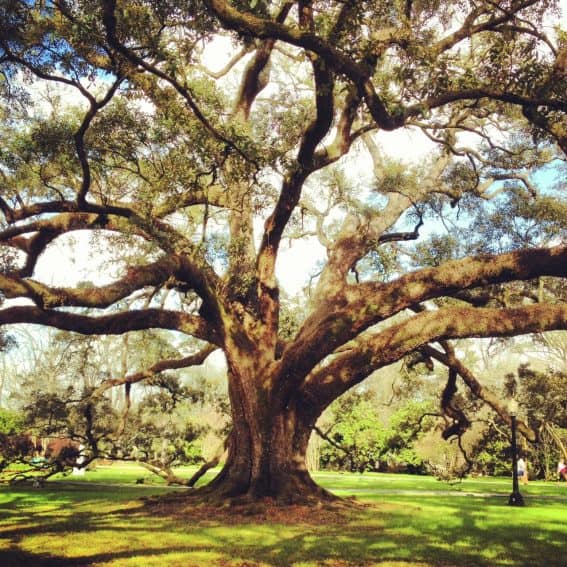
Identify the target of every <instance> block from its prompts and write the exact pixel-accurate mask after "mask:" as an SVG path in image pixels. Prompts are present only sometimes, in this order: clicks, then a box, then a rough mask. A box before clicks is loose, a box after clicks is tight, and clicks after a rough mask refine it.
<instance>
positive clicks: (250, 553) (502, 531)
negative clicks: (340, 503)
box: [0, 466, 567, 567]
mask: <svg viewBox="0 0 567 567" xmlns="http://www.w3.org/2000/svg"><path fill="white" fill-rule="evenodd" d="M183 472H185V473H186V474H190V471H189V470H187V471H183ZM146 474H147V473H145V471H143V470H141V469H139V468H134V467H131V466H128V467H116V466H115V467H110V468H99V469H98V470H96V471H92V472H87V474H86V475H85V476H84V477H67V478H66V479H62V480H58V481H53V482H50V483H48V484H47V486H46V487H44V488H41V489H37V488H36V489H34V488H31V487H27V486H26V487H19V488H9V487H6V486H4V487H2V488H0V565H2V566H3V567H10V566H18V567H19V566H22V567H28V566H30V567H33V566H35V565H47V566H58V565H61V566H66V565H71V566H72V565H84V566H86V565H112V566H119V565H124V566H126V565H128V566H137V567H138V566H142V567H145V566H152V565H156V566H157V565H159V566H164V565H165V566H170V565H172V566H183V567H186V566H200V565H203V566H207V565H222V566H240V567H244V566H253V565H262V566H272V565H278V566H279V565H281V566H292V565H293V566H308V565H309V566H320V565H335V566H346V565H381V566H393V565H404V566H410V565H412V566H413V565H417V566H433V565H435V566H450V565H455V566H456V565H459V566H461V565H463V566H483V567H492V566H498V565H503V566H504V565H510V566H516V565H517V566H521V565H525V566H538V565H541V566H551V567H553V566H557V567H559V566H562V567H563V566H565V565H566V564H567V561H566V558H567V485H565V484H562V485H560V486H557V485H556V484H553V483H541V482H533V483H530V484H529V485H528V486H527V487H522V493H523V494H524V496H525V499H526V503H527V506H526V507H525V508H511V507H509V506H508V505H507V496H508V494H509V492H510V484H511V483H510V481H509V479H477V480H466V481H464V482H462V483H460V484H457V485H453V486H450V485H447V484H446V483H442V482H439V481H436V480H435V479H432V478H428V477H413V476H405V475H382V474H365V475H350V474H336V473H319V474H317V475H316V477H317V480H318V481H319V482H320V483H321V484H323V485H325V486H326V487H327V488H329V489H330V490H333V491H335V492H336V493H338V494H340V495H341V496H352V495H354V496H356V498H357V500H358V501H359V502H362V503H366V504H368V505H367V506H366V507H359V508H355V509H353V510H349V511H347V512H338V511H337V512H328V511H324V510H323V511H321V510H317V509H307V508H303V509H300V508H297V509H295V510H294V512H293V514H290V515H287V516H286V515H283V516H282V515H278V514H277V513H275V514H273V515H271V514H270V513H266V514H264V515H263V516H247V517H241V516H239V515H238V512H235V511H233V510H226V511H220V512H219V511H216V512H214V513H211V514H209V512H210V511H208V510H206V509H205V510H191V509H189V510H185V512H184V513H183V514H179V515H171V514H166V513H162V514H157V515H156V514H155V512H154V511H152V510H150V509H149V508H148V507H147V506H146V505H145V500H142V498H143V497H147V496H150V495H155V494H164V493H168V494H171V493H172V492H173V491H172V490H171V489H167V488H164V487H163V485H159V484H153V483H150V478H151V477H150V476H149V475H147V479H146V480H145V483H144V484H143V485H137V484H136V483H135V482H136V480H137V479H139V478H142V477H146ZM69 480H73V481H74V482H73V483H72V484H71V483H69V482H68V481H69ZM113 484H114V485H113ZM179 492H180V496H179V497H180V498H182V494H183V493H184V492H186V490H185V489H180V490H179ZM268 512H269V511H268Z"/></svg>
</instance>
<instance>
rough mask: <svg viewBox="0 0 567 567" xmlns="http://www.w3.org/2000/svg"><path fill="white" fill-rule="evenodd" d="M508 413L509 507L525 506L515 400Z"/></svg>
mask: <svg viewBox="0 0 567 567" xmlns="http://www.w3.org/2000/svg"><path fill="white" fill-rule="evenodd" d="M508 413H509V414H510V418H511V420H512V494H510V498H509V499H508V505H509V506H523V505H524V498H523V497H522V495H521V494H520V487H519V485H518V451H517V447H516V416H517V415H518V402H517V401H516V400H514V399H512V400H510V404H509V406H508Z"/></svg>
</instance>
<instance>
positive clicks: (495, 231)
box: [0, 0, 567, 500]
mask: <svg viewBox="0 0 567 567" xmlns="http://www.w3.org/2000/svg"><path fill="white" fill-rule="evenodd" d="M559 15H560V4H559V2H557V1H555V0H475V1H469V0H459V1H457V2H449V1H444V0H422V1H417V0H416V1H412V0H405V1H402V0H389V1H379V2H376V1H372V2H367V1H358V2H354V1H348V0H347V1H346V2H345V1H343V0H341V1H333V0H325V1H320V2H319V1H308V0H299V1H281V2H268V1H267V0H252V1H250V2H248V1H247V0H234V1H233V2H228V1H226V0H193V1H191V2H178V1H176V0H163V1H160V0H155V1H151V0H148V1H144V2H138V1H136V2H133V1H129V0H120V1H117V0H81V1H78V2H67V1H65V0H58V1H38V2H34V1H23V0H5V1H4V2H3V3H2V5H1V8H0V73H1V75H0V77H1V82H0V97H1V98H0V113H1V115H2V119H3V120H2V122H3V126H2V129H1V130H0V136H1V149H0V172H1V176H0V211H1V217H0V254H1V257H0V258H1V271H0V292H1V293H2V299H3V300H5V304H4V306H3V307H2V309H1V310H0V325H5V324H16V323H35V324H39V325H46V326H52V327H56V328H59V329H63V330H68V331H74V332H78V333H82V334H88V335H121V334H124V333H128V332H132V331H141V330H146V329H164V330H170V331H172V332H173V333H172V344H174V343H175V336H176V335H175V333H182V334H184V335H187V336H191V337H193V338H194V339H195V345H198V346H196V347H195V350H194V351H193V352H191V353H188V354H185V355H184V356H173V357H166V358H164V359H162V360H160V361H156V362H154V363H153V364H150V365H149V366H148V367H147V368H146V369H142V370H140V371H138V372H135V373H131V374H127V373H125V374H124V375H120V376H115V377H111V378H109V379H108V381H107V382H106V383H105V387H108V388H111V387H120V386H125V385H128V387H130V386H131V385H132V384H134V383H137V382H140V381H143V380H146V379H148V377H151V376H153V375H155V374H156V373H159V372H163V371H165V370H168V369H175V368H182V367H186V366H190V365H192V364H197V363H200V362H202V361H203V360H204V358H205V357H206V356H207V355H208V354H210V353H211V352H212V351H213V350H215V349H221V350H222V351H223V352H224V354H225V357H226V360H227V366H228V388H229V397H230V403H231V413H232V424H233V425H232V432H231V434H230V439H229V454H228V458H227V462H226V464H225V467H224V469H223V472H222V473H221V474H220V475H219V476H218V477H217V479H216V480H215V481H214V482H213V483H212V485H211V486H210V487H209V488H208V494H209V495H210V496H211V498H212V497H214V496H219V497H221V498H226V497H245V498H256V497H262V496H267V495H268V496H275V497H277V498H281V499H282V500H290V499H291V500H293V499H296V498H297V499H299V498H302V497H308V496H312V495H315V494H317V495H318V496H320V497H324V496H325V494H324V492H323V491H322V490H320V489H318V487H316V486H315V485H314V484H313V482H312V481H311V479H310V478H309V475H308V473H307V470H306V468H305V463H304V461H305V458H304V457H305V451H306V448H307V442H308V439H309V435H310V433H311V430H312V427H313V425H314V423H315V421H316V419H317V417H318V416H319V415H320V414H321V413H322V412H323V411H324V409H325V408H326V407H327V406H328V405H329V404H330V403H331V402H333V400H335V399H336V398H338V397H339V396H340V395H341V394H343V393H344V392H346V391H348V390H349V389H350V388H352V387H353V386H355V385H356V384H358V383H360V382H361V381H363V380H364V379H365V378H367V377H368V376H369V375H370V374H372V373H373V372H374V371H375V370H377V369H379V368H382V367H385V366H388V365H390V364H392V363H394V362H396V361H399V360H400V359H402V358H404V357H407V356H410V355H411V356H414V357H417V358H419V359H420V360H422V361H425V362H426V363H427V364H433V361H435V363H437V364H441V365H444V366H446V367H447V369H448V371H447V375H448V379H447V386H446V388H445V391H444V393H443V399H442V400H441V405H442V408H443V410H444V411H445V412H446V413H447V415H448V416H450V418H451V420H452V425H451V427H450V431H448V432H447V435H451V434H458V433H459V432H460V431H462V429H463V428H466V426H467V423H468V420H467V417H466V416H465V415H464V414H463V412H462V411H460V410H459V408H458V407H456V406H455V405H452V403H451V401H452V396H453V393H454V391H455V388H456V386H455V384H456V381H457V380H462V381H463V382H464V383H465V384H466V386H467V387H468V388H470V389H471V391H472V392H473V393H474V394H475V395H476V396H478V397H480V398H482V399H483V400H484V401H485V402H486V403H488V404H489V405H490V406H491V407H492V408H493V409H494V410H495V411H497V412H499V413H500V414H501V415H502V416H503V417H504V418H505V419H509V416H508V415H507V413H506V408H505V405H504V404H503V403H502V401H501V400H499V399H498V398H497V397H496V396H495V395H494V394H492V393H491V392H490V391H489V390H488V389H486V388H484V387H483V386H482V385H481V384H480V382H479V381H478V380H477V378H476V377H475V375H474V373H473V372H472V371H471V369H469V368H467V367H466V366H465V364H464V363H463V361H461V360H459V357H458V356H457V353H456V352H455V349H454V348H453V346H452V344H451V340H452V339H461V338H473V337H510V336H515V335H520V334H527V333H536V332H537V333H539V332H546V331H553V330H558V329H566V328H567V305H566V304H565V293H564V278H565V277H566V276H567V248H566V247H565V229H566V224H565V218H567V217H566V215H565V212H566V210H567V207H566V202H565V193H564V191H565V181H564V179H565V159H566V155H565V153H566V152H567V117H566V114H565V112H566V110H567V99H566V96H565V93H566V92H567V67H566V65H567V35H566V32H565V31H564V30H562V29H561V28H560V27H559V26H558V25H557V22H558V21H559ZM225 50H228V51H229V56H227V57H225V58H224V59H222V61H219V52H224V51H225ZM396 133H401V134H402V135H403V134H407V135H408V136H407V137H406V138H403V139H405V140H406V142H404V143H405V144H406V147H405V148H404V150H405V153H406V154H408V155H409V156H411V155H412V154H416V153H417V152H418V149H419V148H418V146H419V144H421V143H422V142H421V141H426V142H427V144H429V145H428V146H427V148H428V149H427V151H424V152H422V153H421V156H420V157H419V159H418V160H414V161H413V162H408V161H405V162H404V161H400V159H399V156H396V154H395V152H394V150H395V149H396V147H395V142H393V141H392V140H393V138H392V136H394V135H396ZM408 133H409V134H408ZM398 139H399V138H398ZM423 143H425V142H423ZM85 234H88V235H90V236H89V239H88V248H87V250H86V251H85V245H84V243H85V242H86V239H85V237H84V235H85ZM70 237H75V239H76V240H75V242H79V243H80V242H82V243H83V245H82V246H81V245H76V246H72V243H73V240H72V239H70ZM288 239H289V241H290V243H291V244H290V245H291V253H294V250H299V248H294V247H295V246H298V245H297V244H293V243H294V242H297V241H300V240H302V241H304V242H306V243H307V245H306V246H305V247H304V248H303V250H309V251H311V252H308V253H311V254H313V255H316V254H317V255H318V257H319V258H321V260H320V262H319V263H318V265H314V266H313V269H312V271H311V272H310V273H306V274H304V281H305V283H306V285H307V283H308V284H309V285H308V292H309V293H308V298H307V299H306V301H305V302H304V303H301V304H300V305H299V307H298V305H297V304H296V303H294V301H293V300H292V299H291V298H289V297H288V296H286V294H285V293H284V292H285V290H280V284H279V283H278V281H279V279H280V280H281V279H283V278H284V276H286V275H288V274H285V273H282V272H281V270H280V271H279V272H278V269H279V267H280V266H281V265H282V260H283V258H284V256H285V255H286V254H289V253H290V252H289V251H288V250H286V245H287V242H286V241H287V240H288ZM315 250H317V251H318V252H315ZM62 253H66V254H69V255H70V256H73V255H75V256H76V257H77V259H78V258H79V257H80V256H81V254H88V256H89V262H91V263H92V265H93V266H99V267H102V268H104V278H106V279H104V278H103V275H101V276H98V277H97V276H96V274H95V275H92V274H90V275H89V277H88V278H87V279H88V280H89V281H85V279H84V278H82V277H81V274H77V273H73V267H72V266H73V264H72V263H69V264H67V266H68V267H67V270H68V273H67V274H66V276H67V279H66V280H65V279H64V278H63V279H62V280H61V281H62V282H64V283H51V282H50V281H48V279H47V278H45V277H44V276H42V275H41V274H42V273H43V272H42V269H43V267H42V266H43V263H44V262H49V261H53V258H54V257H55V255H56V254H59V255H61V254H62ZM286 265H288V266H293V264H286ZM287 269H288V270H290V269H291V270H293V267H292V268H287ZM59 275H60V276H61V277H63V274H59ZM278 276H279V278H278ZM520 429H521V430H522V431H523V432H524V433H525V434H526V435H528V436H531V437H533V436H534V435H535V433H534V432H533V431H530V430H529V429H528V428H527V426H525V425H524V424H520ZM90 450H91V451H93V452H94V453H96V450H97V447H96V444H95V445H93V446H92V447H90Z"/></svg>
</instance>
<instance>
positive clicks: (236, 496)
mask: <svg viewBox="0 0 567 567" xmlns="http://www.w3.org/2000/svg"><path fill="white" fill-rule="evenodd" d="M229 380H230V385H229V393H230V396H231V401H232V420H233V426H232V432H231V435H230V439H229V443H228V456H227V460H226V463H225V465H224V467H223V469H222V470H221V472H220V473H219V475H218V476H217V477H216V478H215V479H214V480H213V481H212V482H211V483H210V484H209V485H207V486H206V487H204V488H203V489H201V490H200V493H201V494H203V495H204V496H205V499H207V500H212V501H215V500H218V501H220V502H226V501H227V500H229V501H231V502H234V503H246V502H253V501H256V500H262V499H265V498H269V499H272V500H274V501H276V502H278V503H282V504H291V503H308V502H310V503H312V502H320V501H331V500H334V499H335V497H334V496H333V495H332V494H331V493H329V492H327V491H326V490H325V489H323V488H321V487H320V486H318V485H317V484H316V483H315V481H314V480H313V479H312V478H311V476H310V474H309V471H308V470H307V464H306V455H307V447H308V444H309V437H310V435H311V430H312V423H313V421H312V419H311V416H310V415H309V408H302V407H298V406H297V405H296V404H295V402H289V403H288V404H285V405H282V404H281V403H279V402H276V401H273V400H272V396H271V393H270V391H269V390H266V389H264V388H263V387H258V386H257V384H259V383H261V382H262V381H258V380H254V381H252V380H251V377H249V378H248V380H243V379H242V376H235V375H234V373H230V377H229ZM266 382H269V381H267V380H266Z"/></svg>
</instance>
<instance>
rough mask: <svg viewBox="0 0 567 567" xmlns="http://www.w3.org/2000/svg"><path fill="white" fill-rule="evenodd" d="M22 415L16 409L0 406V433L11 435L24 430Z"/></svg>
mask: <svg viewBox="0 0 567 567" xmlns="http://www.w3.org/2000/svg"><path fill="white" fill-rule="evenodd" d="M24 422H25V420H24V416H23V415H22V414H21V413H20V412H17V411H14V410H9V409H4V408H0V433H3V434H4V435H13V434H15V433H22V432H23V431H24Z"/></svg>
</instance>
